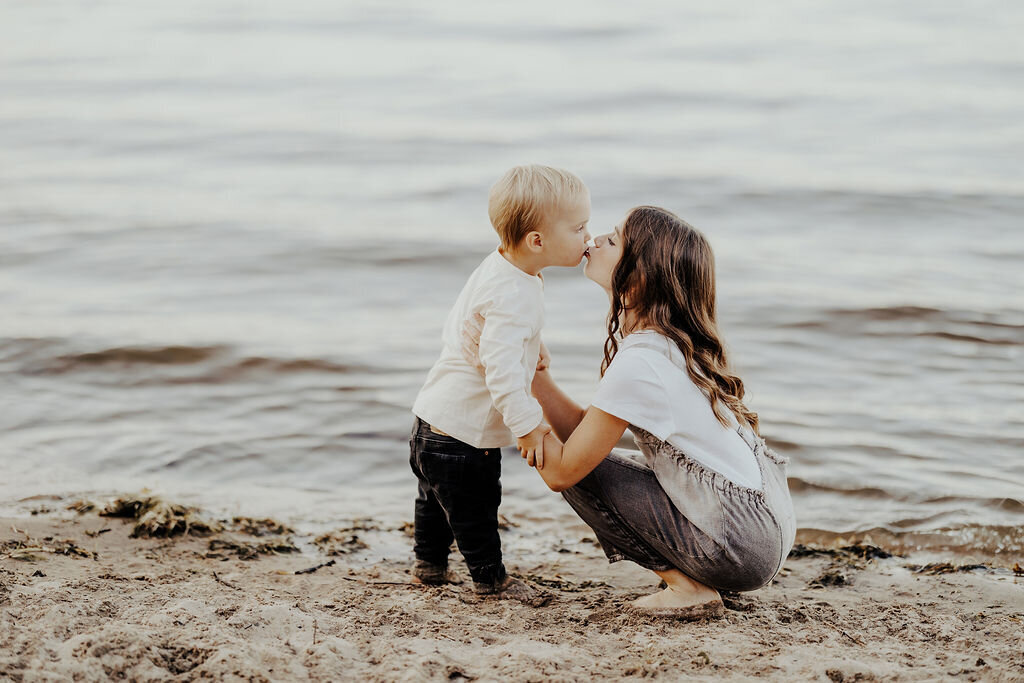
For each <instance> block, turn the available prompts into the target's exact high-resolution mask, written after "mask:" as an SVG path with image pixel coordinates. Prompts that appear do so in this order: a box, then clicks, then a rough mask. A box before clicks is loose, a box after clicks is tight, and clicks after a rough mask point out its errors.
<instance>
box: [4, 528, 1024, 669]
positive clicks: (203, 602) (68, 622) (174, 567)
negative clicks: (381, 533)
mask: <svg viewBox="0 0 1024 683" xmlns="http://www.w3.org/2000/svg"><path fill="white" fill-rule="evenodd" d="M364 524H365V523H364ZM228 526H230V527H232V529H231V530H224V531H218V532H215V533H212V534H208V535H204V536H197V535H193V534H192V533H190V534H188V535H184V536H175V537H173V538H133V537H132V536H131V533H132V529H133V528H134V522H133V521H132V520H124V519H117V518H109V517H100V516H98V515H97V514H96V511H95V510H92V511H87V512H85V513H83V514H80V515H75V514H73V513H69V512H66V511H64V510H57V509H54V510H52V511H48V512H42V513H40V514H38V515H35V516H33V517H30V518H19V519H3V520H0V678H2V679H4V680H8V679H9V680H13V681H30V680H107V679H112V678H124V679H129V680H140V681H147V680H154V681H155V680H193V679H198V678H214V679H220V680H257V681H265V680H423V679H436V680H457V679H460V678H462V679H467V680H473V679H481V680H541V679H543V680H590V679H594V678H599V677H600V678H612V679H615V678H633V677H637V678H639V677H663V678H667V679H678V678H680V677H684V676H685V677H687V678H692V679H694V680H719V679H722V678H747V677H755V676H756V677H759V678H767V679H770V680H832V681H854V680H936V679H945V678H948V677H956V678H958V679H963V680H984V681H1003V680H1005V681H1010V680H1021V679H1022V678H1024V654H1022V652H1024V577H1020V576H1015V575H1014V573H1013V571H1012V569H1009V568H1005V567H1003V568H991V567H990V568H977V569H973V570H967V571H955V570H956V569H958V567H957V566H955V563H953V564H951V565H949V566H937V567H932V568H931V569H929V570H926V571H921V570H920V568H918V569H917V570H915V569H913V568H908V565H911V564H912V562H911V561H910V560H908V559H906V558H899V557H891V558H887V559H879V558H875V559H871V558H872V556H873V555H874V551H872V550H871V549H870V547H868V548H867V549H866V550H865V547H864V546H861V547H860V548H858V549H855V550H854V551H852V552H838V553H827V552H826V553H822V552H817V551H813V550H809V551H804V552H802V553H801V552H797V553H794V555H793V556H791V558H790V559H789V560H788V561H787V564H786V566H785V567H784V569H783V571H782V573H781V574H780V576H779V577H778V578H777V579H776V581H775V582H773V583H772V584H771V585H770V586H768V587H766V588H764V589H762V590H759V591H755V592H752V593H744V594H738V595H732V596H726V605H727V607H728V609H727V610H726V615H725V617H724V618H722V619H720V620H717V621H713V622H701V623H679V622H672V621H659V620H645V619H638V618H636V617H634V616H630V615H628V614H625V613H623V610H622V606H623V604H624V603H625V602H627V601H628V600H630V599H633V598H635V597H637V596H639V595H642V594H645V593H649V592H651V591H652V590H654V589H655V585H654V582H653V581H651V579H650V577H651V575H650V574H649V573H647V572H645V571H643V570H642V569H640V568H638V567H637V566H635V565H633V564H631V563H628V562H622V563H618V564H615V565H611V566H609V565H608V564H607V563H606V561H605V560H604V558H603V555H601V553H600V550H599V549H598V548H597V547H596V546H595V545H594V544H590V543H584V544H581V550H580V551H573V552H565V553H561V554H558V559H557V560H556V561H545V562H541V563H537V564H531V563H530V562H529V561H528V560H527V559H526V558H519V560H518V562H517V561H510V562H509V568H510V570H511V571H513V572H514V573H516V574H518V575H520V576H525V577H529V578H531V579H532V580H533V581H534V582H535V583H537V584H538V585H540V586H542V587H544V588H545V589H546V590H547V591H548V593H549V594H550V596H551V600H550V602H549V603H548V604H547V605H546V606H544V607H540V608H534V607H528V606H526V605H523V604H520V603H517V602H512V601H507V600H497V599H493V598H488V599H483V600H481V599H479V598H477V597H476V596H475V595H473V593H472V589H471V588H470V586H469V584H468V582H467V583H466V584H463V585H461V586H446V587H441V588H431V587H425V586H420V585H416V584H412V583H410V579H409V573H408V567H407V565H406V563H404V562H398V561H396V560H384V561H380V562H376V561H374V559H373V552H374V551H373V547H372V544H369V545H368V544H367V543H366V542H365V541H364V540H363V539H364V538H366V537H367V535H366V534H363V538H360V530H359V529H353V528H348V529H339V530H337V531H336V532H334V533H333V534H332V535H331V536H330V537H328V538H321V539H319V540H320V543H319V544H315V543H314V541H315V540H317V539H313V538H311V537H306V538H303V537H301V536H297V535H295V534H294V533H289V531H290V530H288V529H287V528H285V527H283V526H281V527H276V528H275V526H274V525H273V524H258V523H252V522H246V521H245V520H239V521H237V522H235V523H232V524H229V525H228ZM104 530H105V531H104ZM274 532H281V533H274ZM387 533H392V534H396V535H400V534H402V531H401V530H391V531H390V532H387ZM257 534H258V535H257ZM370 536H372V534H371V535H370ZM299 548H302V549H301V550H299ZM329 553H334V554H333V555H332V554H329ZM243 558H250V559H243ZM453 559H458V560H459V562H457V563H456V562H453V565H454V568H455V569H456V570H457V571H458V572H460V573H461V574H462V575H463V576H464V577H465V568H464V566H462V565H461V558H460V557H458V556H457V555H456V556H454V558H453ZM314 567H318V568H316V569H313V568H314ZM308 570H312V571H308ZM951 570H953V571H951ZM466 578H468V577H466Z"/></svg>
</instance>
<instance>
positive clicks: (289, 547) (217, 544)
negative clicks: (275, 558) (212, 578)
mask: <svg viewBox="0 0 1024 683" xmlns="http://www.w3.org/2000/svg"><path fill="white" fill-rule="evenodd" d="M209 548H210V552H209V553H207V554H206V557H221V555H220V554H219V553H218V552H217V551H220V550H227V551H228V552H230V553H233V554H234V555H236V556H237V557H238V558H240V559H243V560H255V559H256V558H257V557H259V556H260V555H280V554H282V553H297V552H299V548H298V547H297V546H296V545H295V544H294V543H292V542H291V541H290V540H288V539H285V540H282V541H275V542H269V543H239V542H238V541H232V540H228V539H223V538H214V539H212V540H211V541H210V545H209Z"/></svg>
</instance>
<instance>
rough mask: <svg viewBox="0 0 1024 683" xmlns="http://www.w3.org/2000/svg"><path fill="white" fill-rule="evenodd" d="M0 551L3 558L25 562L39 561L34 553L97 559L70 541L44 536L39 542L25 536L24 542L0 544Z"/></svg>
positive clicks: (94, 555)
mask: <svg viewBox="0 0 1024 683" xmlns="http://www.w3.org/2000/svg"><path fill="white" fill-rule="evenodd" d="M0 551H2V552H4V553H6V555H5V557H7V558H10V559H12V560H23V561H26V562H34V561H36V560H39V559H41V558H40V557H39V556H38V555H36V554H35V553H49V554H51V555H66V556H68V557H84V558H86V559H96V557H97V555H96V553H94V552H92V551H89V550H86V549H85V548H83V547H82V546H80V545H78V544H77V543H75V542H74V541H72V540H70V539H58V538H54V537H53V536H46V537H45V538H43V539H42V540H41V541H40V540H36V539H32V538H28V537H27V535H26V538H25V540H18V539H13V540H10V541H3V542H2V543H0Z"/></svg>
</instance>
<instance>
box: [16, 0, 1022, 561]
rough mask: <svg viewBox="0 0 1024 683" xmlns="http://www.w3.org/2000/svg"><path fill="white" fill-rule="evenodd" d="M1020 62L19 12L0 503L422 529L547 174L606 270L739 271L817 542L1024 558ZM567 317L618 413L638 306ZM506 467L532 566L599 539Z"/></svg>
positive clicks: (123, 11) (966, 29)
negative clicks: (482, 285) (576, 204)
mask: <svg viewBox="0 0 1024 683" xmlns="http://www.w3.org/2000/svg"><path fill="white" fill-rule="evenodd" d="M1021 26H1024V5H1021V4H1019V3H997V2H990V3H985V2H982V3H974V4H972V5H971V6H970V7H969V8H968V7H967V6H956V5H949V6H945V5H935V4H934V3H927V2H911V3H899V4H896V5H894V4H892V3H882V2H868V3H858V4H856V5H855V6H854V5H850V4H848V3H837V2H832V3H829V2H824V3H822V2H796V1H783V2H777V3H771V4H770V5H765V6H763V7H761V6H756V5H751V4H750V3H728V2H727V3H714V5H713V6H709V5H708V4H707V3H697V2H660V3H646V4H644V5H640V6H631V7H624V6H623V5H622V4H621V3H610V2H588V3H582V2H580V3H569V4H562V3H559V4H558V5H557V6H554V5H552V4H551V3H542V2H536V1H533V0H531V1H528V2H519V3H515V5H514V6H509V7H504V6H503V7H497V6H491V5H470V4H468V3H455V2H435V3H431V4H429V5H424V4H422V3H413V2H408V1H406V2H373V3H369V2H366V3H346V2H333V1H332V2H326V1H318V2H305V3H297V4H292V3H289V4H287V5H285V4H281V3H251V2H245V3H242V2H216V3H215V2H206V1H204V2H197V1H191V2H176V3H170V4H168V3H163V4H156V5H154V4H150V3H136V2H128V1H126V0H125V1H116V2H89V3H79V2H65V3H36V2H28V1H23V2H7V3H4V4H3V6H2V7H0V473H2V475H3V476H2V477H0V479H2V481H0V501H2V502H3V503H4V506H5V508H6V509H8V510H15V511H18V510H20V511H21V512H22V513H24V512H25V510H26V509H27V506H29V505H30V503H26V502H21V503H19V502H18V501H19V500H21V499H23V498H25V497H28V496H33V495H38V494H42V493H58V494H69V495H70V494H75V495H77V494H81V493H87V494H88V493H90V492H91V493H102V492H110V491H124V490H136V489H138V488H140V487H143V486H148V487H150V488H152V489H154V490H157V491H160V492H165V493H167V494H168V495H174V496H177V497H184V498H186V499H187V500H191V501H195V502H197V503H199V504H201V505H204V506H208V507H213V508H218V507H220V508H229V509H234V510H236V511H242V512H245V513H247V514H253V513H267V514H276V515H282V516H285V517H287V518H289V519H291V520H293V521H294V522H295V523H297V524H299V525H300V526H302V525H307V526H308V527H310V528H312V527H315V526H318V525H319V526H324V525H331V524H335V523H337V521H338V520H340V519H345V518H351V517H354V516H362V515H374V516H377V517H379V518H381V519H385V520H392V521H395V522H396V523H397V522H400V521H401V520H404V519H410V518H411V501H412V497H413V495H414V482H413V478H412V475H411V473H410V472H409V469H408V465H407V457H408V448H407V443H406V440H407V438H408V430H409V428H410V426H411V420H412V418H411V415H410V412H409V408H410V406H411V404H412V401H413V398H414V396H415V394H416V392H417V390H418V388H419V386H420V384H421V383H422V381H423V379H424V377H425V375H426V372H427V370H428V368H429V367H430V365H431V363H432V362H433V360H434V358H435V357H436V355H437V353H438V351H439V349H440V329H441V324H442V322H443V320H444V316H445V314H446V312H447V310H448V307H449V306H450V305H451V304H452V302H453V301H454V299H455V296H456V295H457V293H458V291H459V289H460V287H461V286H462V283H463V281H464V280H465V278H466V276H467V275H468V274H469V273H470V272H471V271H472V269H473V268H474V267H475V266H476V264H477V263H478V262H479V260H480V259H481V258H482V257H483V256H484V255H485V254H486V253H487V252H488V251H489V250H490V249H491V248H492V247H493V246H494V244H495V236H494V234H493V232H492V230H491V229H490V227H489V224H488V222H487V217H486V196H487V191H488V188H489V187H490V185H491V183H493V182H494V180H496V179H497V177H498V176H500V175H501V174H502V173H503V172H504V171H505V169H506V168H507V167H509V166H511V165H514V164H517V163H530V162H540V163H548V164H553V165H558V166H564V167H566V168H569V169H571V170H573V171H574V172H576V173H577V174H579V175H580V176H581V177H582V178H583V179H584V180H585V181H586V182H587V183H588V185H589V186H590V188H591V192H592V198H593V220H592V224H591V228H592V232H594V233H595V234H596V233H600V232H602V231H604V230H606V229H608V228H610V227H611V226H612V225H613V224H614V223H615V222H616V221H617V220H618V219H619V218H620V217H621V216H622V215H623V214H624V213H625V211H626V210H627V209H628V208H629V207H631V206H633V205H637V204H646V203H653V204H658V205H663V206H665V207H667V208H669V209H671V210H673V211H675V212H676V213H679V214H680V215H681V216H683V217H684V218H685V219H687V220H688V221H689V222H691V223H693V224H694V225H696V226H697V227H698V228H700V229H701V230H703V231H704V232H705V234H706V235H707V236H708V237H709V239H710V240H711V242H712V245H713V246H714V248H715V251H716V255H717V259H718V277H719V295H720V301H719V310H720V317H721V324H722V328H723V331H724V334H725V337H726V341H727V343H728V345H729V347H730V350H731V357H732V360H733V362H734V364H735V366H736V368H737V370H738V371H739V373H740V375H741V376H742V377H743V378H744V380H745V382H746V385H747V387H748V392H749V393H748V398H749V400H748V405H749V406H750V407H751V408H752V409H754V410H756V411H757V412H758V413H759V414H760V416H761V420H762V431H763V433H764V435H765V436H766V438H767V439H768V440H769V442H770V443H771V444H773V445H774V446H775V448H776V449H777V450H778V451H780V452H782V453H783V454H785V455H787V456H789V457H790V458H791V460H792V462H791V468H790V475H791V487H792V490H793V494H794V501H795V504H796V508H797V515H798V521H799V525H800V527H801V532H800V533H801V536H800V538H801V539H803V540H819V541H834V540H836V539H839V538H845V539H851V538H864V537H867V538H869V539H871V540H873V541H875V542H878V543H884V544H886V545H888V546H891V547H894V548H902V549H913V548H922V549H925V550H934V551H940V550H942V551H945V549H955V550H958V551H961V552H963V553H966V554H968V555H979V556H991V555H1000V556H1002V557H1004V558H1012V557H1019V555H1020V553H1021V552H1022V550H1024V457H1022V456H1024V410H1022V408H1024V225H1022V223H1024V164H1022V163H1021V159H1022V158H1024V50H1022V48H1021V47H1020V45H1021V43H1020V40H1019V30H1020V27H1021ZM546 294H547V305H548V316H547V319H548V326H547V329H546V331H545V338H546V341H547V344H548V346H549V347H550V349H551V351H552V355H553V357H554V363H553V367H552V371H553V373H554V374H555V377H556V379H558V380H559V381H560V382H561V383H562V385H563V386H564V387H565V388H566V389H567V390H568V391H569V392H570V393H571V394H573V395H574V396H575V397H577V398H578V399H579V400H580V401H581V402H583V403H586V401H587V400H588V399H589V397H590V396H591V395H592V393H593V391H594V388H595V387H596V385H597V380H598V367H599V364H600V358H601V344H602V342H603V338H604V333H603V323H604V314H605V310H606V305H607V302H606V300H605V298H604V296H603V293H602V292H601V291H600V290H599V289H598V288H597V287H596V286H595V285H594V284H593V283H591V282H589V281H588V280H586V279H585V278H584V277H583V276H582V273H581V271H580V270H578V269H577V270H572V269H562V270H559V271H556V272H551V273H550V274H549V276H548V278H547V287H546ZM506 455H507V457H506V459H505V474H504V489H505V503H504V506H503V510H504V511H505V512H506V514H508V515H509V516H510V517H512V518H513V519H519V520H520V522H521V523H522V522H523V520H532V522H530V523H529V524H521V526H520V527H519V530H518V531H516V530H515V529H514V530H512V531H511V532H510V534H511V535H513V536H515V534H517V533H518V534H520V537H522V538H525V537H526V536H528V535H529V533H528V532H527V530H526V528H527V527H530V526H531V524H535V528H531V531H533V530H541V531H543V532H544V533H550V534H557V533H558V530H559V529H568V528H573V529H576V528H578V527H576V526H573V525H574V524H577V522H576V521H575V517H574V515H573V514H572V512H571V511H570V510H569V508H568V506H567V505H566V504H565V503H563V502H562V500H561V498H560V497H558V496H556V495H554V494H551V493H550V492H548V491H547V490H546V489H545V488H544V487H543V485H542V483H541V482H540V480H539V478H537V477H536V475H535V474H534V473H533V472H532V471H530V470H529V469H528V468H526V467H525V466H524V465H523V463H522V462H520V461H519V460H518V458H517V456H516V454H515V453H514V452H510V453H508V454H506ZM538 533H539V532H538ZM515 542H517V541H515V540H513V545H514V544H515ZM524 547H525V546H524ZM403 552H408V549H407V548H406V549H404V551H403Z"/></svg>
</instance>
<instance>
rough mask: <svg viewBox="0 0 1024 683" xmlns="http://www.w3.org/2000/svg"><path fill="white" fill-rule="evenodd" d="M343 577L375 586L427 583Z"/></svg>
mask: <svg viewBox="0 0 1024 683" xmlns="http://www.w3.org/2000/svg"><path fill="white" fill-rule="evenodd" d="M341 578H343V579H345V580H346V581H355V582H356V583H368V584H372V585H374V586H415V587H416V588H425V587H426V584H423V583H413V582H412V581H367V580H366V579H356V578H353V577H351V576H342V577H341Z"/></svg>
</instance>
